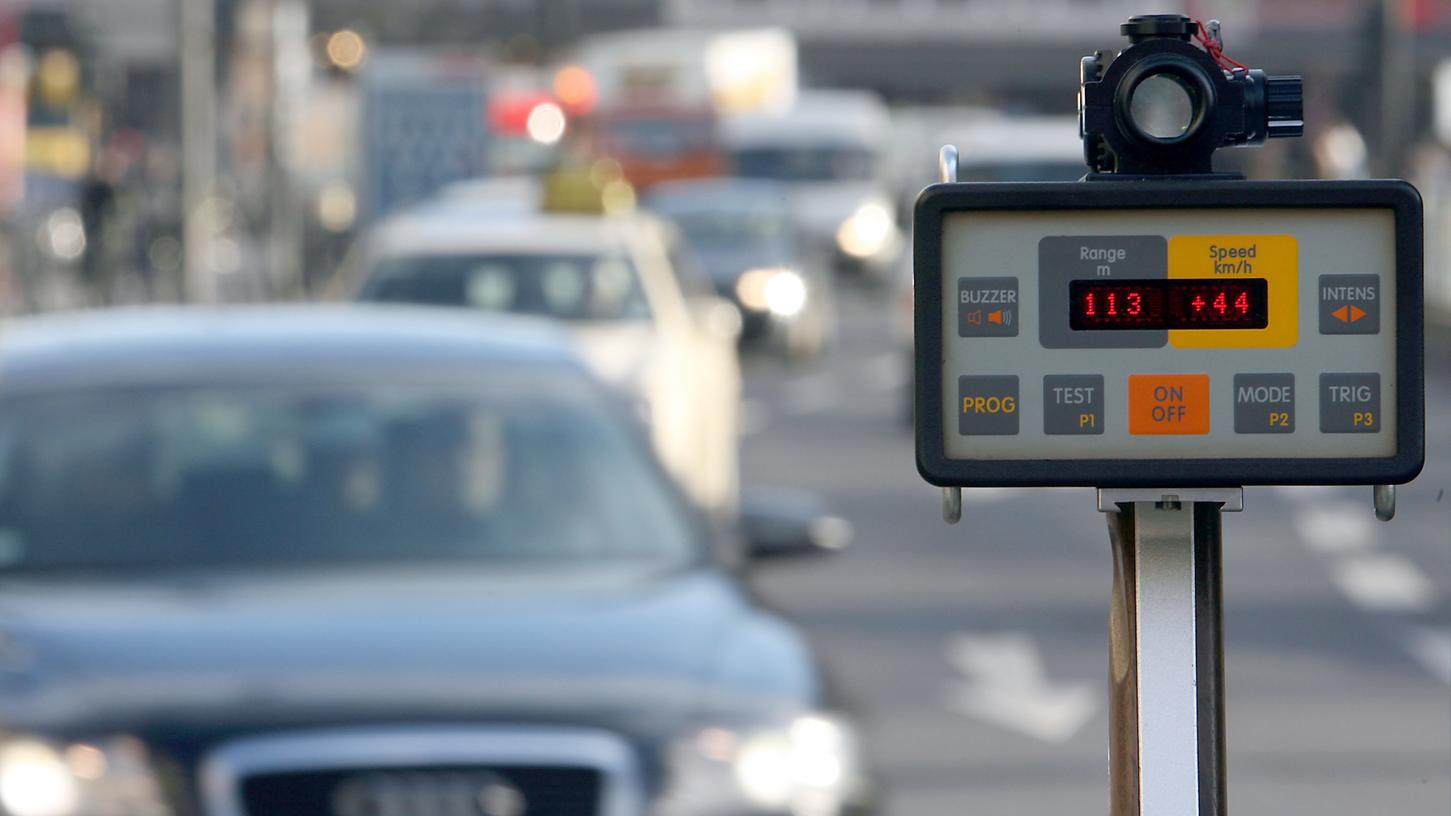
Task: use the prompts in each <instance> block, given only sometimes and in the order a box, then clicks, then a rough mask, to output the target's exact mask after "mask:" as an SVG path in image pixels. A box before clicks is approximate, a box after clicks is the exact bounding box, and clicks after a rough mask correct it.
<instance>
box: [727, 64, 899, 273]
mask: <svg viewBox="0 0 1451 816" xmlns="http://www.w3.org/2000/svg"><path fill="white" fill-rule="evenodd" d="M891 136H892V127H891V118H890V116H889V115H888V112H887V108H886V106H885V105H884V104H883V103H882V101H881V99H880V98H878V97H877V96H876V95H875V94H872V93H868V92H865V91H843V90H833V91H819V90H813V91H802V92H801V93H800V94H799V96H798V98H797V102H796V105H795V106H794V107H793V108H791V109H790V110H788V111H786V112H784V113H779V114H762V115H756V116H741V117H735V118H732V119H728V120H724V121H722V122H721V143H722V144H723V145H724V147H725V150H726V153H727V155H728V158H729V162H730V166H731V169H732V172H734V174H735V175H737V176H739V177H742V178H749V179H766V180H771V181H777V182H780V183H782V184H784V185H786V186H787V187H788V189H789V191H790V195H791V198H792V207H793V209H794V210H795V212H796V218H797V221H798V223H799V225H800V227H801V229H802V231H803V233H804V234H805V235H806V236H807V238H808V240H810V241H811V242H812V243H813V244H814V246H815V247H816V248H817V249H820V250H824V251H827V252H829V253H830V254H831V256H832V257H833V259H834V261H835V265H836V266H837V267H838V268H840V269H846V270H850V271H858V272H861V273H863V274H865V275H866V276H867V277H870V278H876V279H887V278H888V277H889V276H890V273H891V270H892V269H893V267H894V265H895V263H896V260H897V257H898V256H899V255H900V254H901V252H902V250H903V247H904V244H905V242H904V241H903V237H902V233H901V230H900V229H899V228H898V226H897V214H896V206H895V205H894V203H893V201H894V197H893V188H892V184H891V179H890V171H889V168H890V166H891V162H890V160H889V148H890V144H891Z"/></svg>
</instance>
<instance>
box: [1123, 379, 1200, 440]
mask: <svg viewBox="0 0 1451 816" xmlns="http://www.w3.org/2000/svg"><path fill="white" fill-rule="evenodd" d="M1129 433H1131V434H1207V433H1209V375H1208V374H1130V375H1129Z"/></svg>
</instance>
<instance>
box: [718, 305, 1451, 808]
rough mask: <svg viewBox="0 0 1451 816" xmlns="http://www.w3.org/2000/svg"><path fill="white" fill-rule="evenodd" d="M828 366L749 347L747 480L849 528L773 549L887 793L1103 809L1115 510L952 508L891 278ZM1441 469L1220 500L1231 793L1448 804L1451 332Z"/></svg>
mask: <svg viewBox="0 0 1451 816" xmlns="http://www.w3.org/2000/svg"><path fill="white" fill-rule="evenodd" d="M841 309H842V319H841V338H840V341H839V343H838V346H837V348H836V349H835V351H834V352H833V353H832V354H831V356H830V357H829V358H827V359H825V360H823V361H822V362H821V363H819V364H817V365H814V366H810V367H805V368H792V367H788V366H785V365H782V364H779V363H775V362H772V361H769V360H751V361H749V363H748V365H747V373H746V377H747V383H746V392H747V393H746V397H747V402H746V412H745V416H746V426H747V427H746V438H745V441H744V451H743V457H744V459H743V467H744V471H745V478H746V479H747V481H748V482H753V483H757V484H784V485H790V486H797V487H803V488H810V489H813V490H816V491H819V492H821V493H822V494H824V495H825V496H826V497H827V499H828V500H829V502H830V503H831V504H832V506H833V507H834V508H835V509H836V511H837V512H839V513H841V514H842V515H844V516H845V517H847V518H848V519H850V520H851V521H852V523H853V524H854V525H855V528H856V532H857V541H856V544H855V546H854V548H853V549H852V550H851V551H849V552H847V553H843V554H840V555H838V556H835V557H832V558H829V559H821V560H813V561H807V562H798V563H792V564H780V565H769V566H764V567H762V568H760V570H759V571H758V573H757V579H756V582H757V585H758V587H759V588H760V590H761V592H762V593H763V594H764V595H765V596H766V597H767V599H768V600H770V601H771V602H773V603H774V604H775V605H776V606H778V607H779V608H781V609H783V610H785V611H787V612H789V613H790V614H792V615H793V616H794V617H796V618H797V619H799V620H800V621H802V622H803V623H804V624H805V625H806V627H807V629H808V631H809V633H810V634H811V636H812V637H813V639H814V641H815V642H816V644H817V645H818V647H819V648H820V649H821V651H822V652H823V654H824V655H825V657H826V658H827V660H828V661H829V663H830V665H831V666H832V668H833V670H834V674H835V675H836V678H837V680H838V681H839V683H840V685H841V686H842V687H843V689H844V690H845V692H846V694H847V695H848V698H849V699H850V700H852V701H853V703H854V704H855V706H856V707H857V709H858V711H859V712H860V713H861V714H862V716H863V718H864V720H865V722H866V728H867V733H868V735H869V737H870V744H871V746H872V749H873V752H874V755H875V758H876V761H877V764H878V765H879V766H880V768H881V770H882V772H883V775H884V777H885V780H886V784H887V786H888V791H887V805H888V812H889V813H891V814H893V815H894V816H941V814H945V813H953V814H976V813H983V814H991V815H992V816H1004V815H1005V814H1032V816H1041V814H1046V813H1094V812H1099V813H1102V812H1105V811H1106V809H1107V802H1108V785H1107V764H1106V763H1107V760H1106V754H1107V740H1108V721H1107V711H1106V693H1107V691H1106V687H1107V680H1106V677H1107V635H1106V629H1107V616H1108V597H1109V585H1110V580H1111V573H1110V560H1109V549H1108V539H1107V531H1106V528H1105V522H1104V519H1103V517H1102V516H1101V515H1100V514H1098V513H1097V512H1095V510H1094V495H1093V492H1092V491H1091V490H1087V489H1036V490H970V491H966V496H965V499H964V504H965V507H964V518H963V521H962V523H961V524H960V525H958V526H956V527H948V526H946V525H945V524H943V522H942V520H941V516H940V509H939V501H940V492H939V491H937V490H936V489H934V488H931V487H929V486H928V485H926V484H925V483H924V482H922V481H921V479H920V478H919V477H918V476H917V473H916V469H915V466H914V464H913V457H912V439H911V435H910V433H909V431H908V429H907V427H906V426H905V424H904V423H903V422H902V421H901V413H902V392H901V388H902V387H903V385H904V375H905V372H904V368H903V365H902V358H903V354H902V353H901V351H900V350H899V349H897V348H895V347H894V346H893V345H892V342H891V339H890V338H891V333H890V330H889V328H890V325H889V317H888V307H887V302H886V298H885V296H884V295H880V294H875V295H873V294H869V293H864V292H855V291H853V292H847V293H846V294H845V295H844V296H843V297H842V300H841ZM1428 365H1429V369H1430V370H1429V371H1428V384H1427V406H1428V428H1427V450H1428V462H1427V467H1426V471H1425V473H1424V474H1423V475H1422V476H1421V477H1420V478H1419V479H1418V480H1417V481H1416V482H1414V483H1412V484H1411V485H1409V486H1406V487H1402V488H1401V491H1400V512H1399V515H1398V516H1397V518H1396V519H1395V521H1394V522H1392V523H1390V524H1380V523H1377V522H1375V520H1374V517H1373V513H1372V509H1371V503H1370V488H1368V487H1365V488H1359V487H1357V488H1298V489H1272V488H1254V489H1250V490H1247V491H1246V495H1245V505H1246V507H1245V512H1243V513H1237V514H1228V515H1227V516H1226V519H1225V593H1224V594H1225V609H1226V615H1225V617H1226V688H1227V696H1228V716H1227V734H1228V744H1229V762H1228V769H1229V770H1228V774H1229V806H1230V808H1231V809H1232V810H1233V812H1236V813H1248V814H1282V813H1315V814H1317V816H1333V815H1335V814H1345V816H1352V814H1353V815H1354V816H1363V814H1366V813H1395V814H1431V815H1433V816H1444V814H1446V813H1448V812H1451V496H1448V495H1447V494H1448V493H1451V457H1448V456H1447V455H1446V451H1447V450H1448V449H1451V355H1439V356H1438V355H1436V354H1433V355H1432V356H1431V359H1430V362H1429V364H1428Z"/></svg>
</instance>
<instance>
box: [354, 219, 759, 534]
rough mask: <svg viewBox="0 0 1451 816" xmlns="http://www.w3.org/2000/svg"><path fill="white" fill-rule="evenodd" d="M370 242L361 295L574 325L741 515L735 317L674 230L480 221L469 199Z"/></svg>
mask: <svg viewBox="0 0 1451 816" xmlns="http://www.w3.org/2000/svg"><path fill="white" fill-rule="evenodd" d="M364 241H365V242H364V244H363V247H362V250H361V258H360V259H359V260H358V261H357V263H358V264H359V265H360V267H361V270H360V273H359V277H358V283H357V284H356V288H355V291H354V297H355V298H356V299H357V300H361V301H371V302H380V303H407V304H420V305H429V306H446V307H454V308H466V309H474V310H479V311H487V312H514V313H521V314H530V315H538V316H544V317H549V318H552V319H555V320H559V321H562V322H565V323H567V324H568V326H569V327H570V329H571V330H572V331H573V333H574V335H575V337H576V339H577V340H578V342H579V346H580V349H581V351H582V352H583V353H584V356H585V358H586V359H587V360H588V361H589V363H590V365H591V367H592V368H593V369H594V370H595V372H596V373H597V374H599V375H600V376H601V377H603V378H604V379H605V380H606V381H608V382H610V383H611V384H613V385H614V386H616V387H617V388H619V389H620V390H621V391H622V392H623V393H626V394H627V395H629V396H630V398H631V399H633V400H634V401H635V403H636V405H637V407H638V408H639V411H640V415H641V417H642V419H643V420H644V421H645V422H646V423H647V424H648V426H649V428H650V433H651V436H652V438H653V439H654V441H655V447H656V450H657V451H658V452H659V454H660V457H661V458H662V459H663V460H664V462H665V465H666V467H667V468H668V469H669V470H670V472H671V473H672V474H674V475H675V477H676V478H677V479H678V480H679V481H680V482H681V484H682V485H684V487H685V489H686V492H687V493H689V494H690V496H691V497H692V498H694V499H695V500H696V501H697V502H698V503H699V504H700V505H701V506H703V507H705V508H706V509H708V510H710V511H711V512H713V513H716V514H718V515H722V516H729V514H730V513H731V512H733V509H734V507H735V504H736V498H737V492H738V475H737V470H738V458H739V445H740V440H739V422H740V391H741V375H740V363H739V360H738V359H737V354H736V348H735V345H736V338H737V337H738V334H739V328H740V317H739V315H738V314H737V312H736V310H735V309H734V308H733V307H731V306H730V304H729V303H727V302H726V301H724V300H722V299H721V298H720V297H719V296H717V295H716V294H715V290H714V287H712V286H711V284H710V281H709V280H707V279H706V278H705V276H704V273H703V272H701V271H700V270H699V269H697V268H696V267H695V265H694V262H693V261H692V259H691V257H690V254H689V252H688V250H687V249H686V247H685V245H684V243H683V240H682V239H681V238H680V237H679V235H678V234H677V232H676V230H674V228H672V227H670V226H669V225H668V224H666V223H665V222H662V221H660V220H659V219H656V218H652V217H648V216H644V215H628V216H608V217H607V216H599V215H583V214H572V215H565V214H556V213H540V212H518V213H513V214H509V213H494V214H493V215H491V216H487V217H481V216H480V214H479V211H478V209H477V208H476V207H474V206H471V205H470V204H469V203H468V201H467V200H466V199H464V198H463V197H460V199H459V200H452V199H451V200H448V201H438V200H435V201H434V202H433V203H431V204H427V205H424V206H422V207H420V208H418V209H416V210H414V211H412V212H409V213H406V214H404V215H401V216H399V217H397V218H394V219H391V220H389V221H387V222H384V223H383V224H382V225H380V226H378V227H377V228H375V229H374V230H373V231H372V232H371V234H369V235H367V236H366V237H365V239H364Z"/></svg>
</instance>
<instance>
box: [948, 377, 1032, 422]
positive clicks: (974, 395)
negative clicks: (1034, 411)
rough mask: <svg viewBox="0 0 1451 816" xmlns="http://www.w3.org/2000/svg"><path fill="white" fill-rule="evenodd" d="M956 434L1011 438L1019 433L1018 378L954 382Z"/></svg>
mask: <svg viewBox="0 0 1451 816" xmlns="http://www.w3.org/2000/svg"><path fill="white" fill-rule="evenodd" d="M957 406H958V415H957V416H958V419H957V431H958V433H960V434H962V435H964V436H1013V435H1015V434H1017V432H1018V378H1017V377H1016V376H989V377H976V376H973V377H969V376H963V377H958V378H957Z"/></svg>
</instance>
